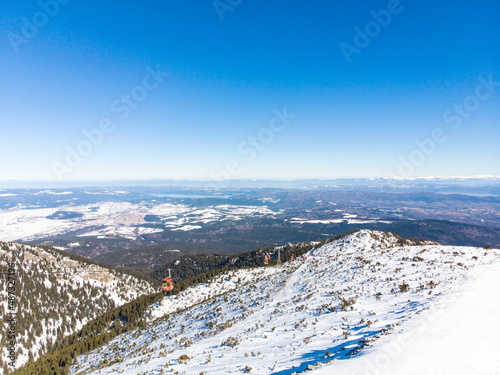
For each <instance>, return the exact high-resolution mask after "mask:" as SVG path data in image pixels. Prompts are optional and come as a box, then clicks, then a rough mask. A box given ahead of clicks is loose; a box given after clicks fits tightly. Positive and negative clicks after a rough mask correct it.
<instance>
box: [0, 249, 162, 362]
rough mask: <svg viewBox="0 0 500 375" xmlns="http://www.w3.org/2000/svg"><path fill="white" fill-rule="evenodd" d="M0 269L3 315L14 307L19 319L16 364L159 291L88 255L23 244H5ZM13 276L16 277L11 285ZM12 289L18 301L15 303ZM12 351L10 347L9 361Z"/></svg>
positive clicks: (0, 332)
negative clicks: (105, 265) (122, 306)
mask: <svg viewBox="0 0 500 375" xmlns="http://www.w3.org/2000/svg"><path fill="white" fill-rule="evenodd" d="M9 269H10V271H9ZM0 272H1V273H2V282H1V283H0V296H1V299H0V316H2V318H3V317H4V316H6V315H7V314H10V313H11V311H10V310H11V307H14V310H13V311H14V312H15V316H16V321H17V322H16V325H15V333H16V340H15V341H16V348H17V350H18V353H17V361H16V367H19V366H22V365H23V364H24V363H26V362H27V361H28V358H29V355H30V354H31V355H32V356H33V359H37V358H38V357H40V356H41V355H43V354H46V352H47V349H48V347H49V346H51V345H52V344H54V343H55V342H56V341H57V340H58V339H61V338H63V337H64V336H67V335H70V334H72V333H74V332H76V331H78V330H80V329H81V328H82V326H83V325H84V324H86V323H87V322H88V321H89V320H92V319H94V318H96V317H98V316H100V315H102V314H104V313H105V312H107V311H110V310H111V309H114V308H116V307H117V306H121V305H123V304H124V303H126V302H129V301H131V300H134V299H136V298H137V297H139V296H141V295H144V294H149V293H152V292H153V291H155V289H154V288H153V287H152V286H151V285H150V283H149V282H146V281H144V280H140V279H138V278H136V277H133V276H131V275H128V274H125V273H122V272H118V271H116V270H114V269H111V268H106V267H101V266H99V265H97V264H94V263H92V262H89V261H86V260H84V259H83V258H80V257H76V256H72V255H70V254H65V253H63V252H61V251H58V250H55V249H52V248H47V247H39V246H28V245H21V244H18V243H5V242H0ZM9 272H11V273H13V274H12V275H9ZM8 276H12V277H11V278H10V279H11V280H9V283H8V282H7V280H8ZM4 281H5V282H4ZM9 286H10V287H12V288H9V289H8V287H9ZM8 290H9V291H11V295H12V296H13V298H14V301H15V303H14V304H13V305H12V306H9V305H8ZM8 328H9V324H8V322H7V319H2V323H1V326H0V340H4V339H5V337H6V333H7V330H8ZM2 342H3V341H2ZM7 355H8V354H7V347H4V348H3V350H2V352H1V354H0V358H1V359H2V361H3V363H7ZM0 371H2V370H1V369H0Z"/></svg>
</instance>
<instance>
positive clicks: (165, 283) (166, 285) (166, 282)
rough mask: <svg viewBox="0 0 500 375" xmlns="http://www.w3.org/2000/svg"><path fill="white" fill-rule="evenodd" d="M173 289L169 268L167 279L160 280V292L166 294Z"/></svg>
mask: <svg viewBox="0 0 500 375" xmlns="http://www.w3.org/2000/svg"><path fill="white" fill-rule="evenodd" d="M173 287H174V282H173V281H172V275H171V274H170V268H169V269H168V277H167V278H165V279H163V280H162V284H161V290H162V291H164V292H168V291H169V290H172V289H173Z"/></svg>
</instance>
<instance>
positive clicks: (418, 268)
mask: <svg viewBox="0 0 500 375" xmlns="http://www.w3.org/2000/svg"><path fill="white" fill-rule="evenodd" d="M407 243H408V242H407ZM495 262H500V251H498V250H484V249H479V248H465V247H450V246H441V245H435V244H427V245H418V246H416V245H415V246H412V245H408V244H407V245H401V240H400V239H399V238H397V237H395V236H393V235H391V234H388V233H382V232H372V231H360V232H357V233H355V234H352V235H349V236H346V237H344V238H341V239H339V240H336V241H334V242H331V243H328V244H326V245H324V246H322V247H320V248H318V249H313V250H312V251H311V252H309V253H307V254H306V255H305V256H303V257H301V258H299V259H298V260H296V261H294V262H293V263H292V264H285V265H282V266H278V267H268V268H259V269H254V270H240V271H235V272H231V273H229V274H227V275H224V276H222V277H219V278H217V279H215V280H213V281H212V282H211V283H209V284H206V285H198V286H196V287H193V288H190V289H188V290H186V291H184V292H183V293H182V294H181V295H179V296H175V297H167V298H165V299H164V300H163V301H162V302H161V303H158V304H156V305H154V306H151V312H150V314H149V316H150V322H149V324H148V325H147V326H146V328H144V329H142V330H141V329H137V330H135V331H131V332H129V333H127V334H124V335H122V336H119V337H117V338H115V339H114V340H112V341H111V342H110V343H109V344H108V345H106V346H104V347H102V348H99V349H97V350H94V351H93V352H90V353H88V354H86V355H83V356H80V357H79V358H78V361H77V363H76V365H74V366H73V367H72V373H73V374H90V373H95V374H97V373H101V374H112V373H126V374H141V373H142V374H163V373H173V374H176V373H178V374H196V375H198V374H229V373H238V372H251V373H252V374H283V375H284V374H292V373H299V372H302V371H304V370H307V369H311V370H312V369H315V368H316V367H317V366H318V367H319V368H318V369H317V370H314V371H316V372H318V371H326V372H322V373H325V374H326V373H335V374H337V373H346V374H351V373H353V372H352V369H351V370H350V371H351V372H350V371H349V370H348V371H346V372H339V371H341V368H342V364H346V363H349V362H350V361H357V360H360V358H363V356H364V355H365V353H369V351H370V350H372V348H375V347H377V346H380V344H381V343H383V342H386V343H387V342H391V341H392V340H396V339H397V338H398V337H400V336H401V334H402V333H400V331H403V333H404V332H405V331H406V329H407V327H412V326H414V325H415V324H417V323H418V322H419V321H421V317H422V316H424V315H425V313H426V312H427V311H434V310H435V309H436V306H437V305H438V304H439V303H441V301H443V298H445V297H446V296H450V295H452V292H454V291H455V290H457V288H461V287H462V286H463V285H466V283H467V281H468V280H469V277H470V270H471V269H476V270H477V269H480V268H481V267H485V266H484V265H488V264H492V263H495ZM476 267H479V268H476ZM476 272H477V271H476ZM419 319H420V320H419ZM390 334H392V335H390ZM472 360H473V359H472ZM365 370H367V369H366V368H363V366H362V365H360V366H358V367H356V372H360V371H365ZM356 372H354V373H356ZM375 373H383V372H375Z"/></svg>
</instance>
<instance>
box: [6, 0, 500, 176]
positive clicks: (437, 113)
mask: <svg viewBox="0 0 500 375" xmlns="http://www.w3.org/2000/svg"><path fill="white" fill-rule="evenodd" d="M60 2H61V3H65V4H61V3H59V2H56V0H46V1H41V2H37V1H31V0H27V1H23V2H17V1H13V0H4V1H2V2H1V4H0V68H1V75H0V95H1V96H0V140H1V147H0V179H3V180H5V179H33V180H56V179H62V180H85V179H106V180H109V179H152V178H160V179H171V178H196V179H211V178H219V177H220V178H223V177H230V178H336V177H379V176H387V175H396V176H403V177H405V176H432V175H441V176H453V175H464V176H467V175H485V174H488V175H500V147H498V144H499V140H500V126H499V125H500V106H499V104H500V86H499V85H497V84H495V82H497V81H500V74H499V71H498V66H499V50H500V49H499V46H500V43H499V42H500V40H499V39H500V23H499V22H498V20H499V19H500V3H498V2H497V1H482V2H481V3H479V4H473V3H471V2H469V1H455V2H453V4H451V3H444V2H442V3H436V2H434V1H430V0H414V1H410V0H406V1H403V0H402V1H400V2H398V1H396V0H391V1H389V2H388V1H370V2H352V1H345V0H339V1H326V0H322V1H319V0H318V1H316V0H315V1H307V2H306V1H273V2H264V1H249V0H243V1H238V0H231V1H229V0H220V1H218V2H213V1H210V0H207V1H194V0H193V1H165V0H163V1H156V0H150V1H147V2H139V1H109V2H104V3H103V2H97V1H93V0H89V1H82V0H72V1H67V0H65V1H62V0H60ZM231 4H232V5H231ZM216 8H217V9H216ZM388 15H389V16H388ZM388 17H389V18H388ZM382 23H384V25H382ZM33 27H34V28H35V29H36V30H37V32H36V34H35V33H34V30H33ZM359 30H361V33H363V35H362V36H359V33H358V31H359ZM356 35H358V36H357V37H356ZM360 41H361V42H360ZM356 42H357V43H356ZM363 43H364V44H363ZM365 44H367V45H365ZM346 45H349V46H350V47H349V48H351V47H352V49H351V50H350V51H353V50H355V51H356V52H355V53H351V54H349V56H347V58H346V55H345V53H344V52H343V49H342V48H341V46H344V50H345V48H346V47H345V46H346ZM349 60H350V61H349ZM151 71H156V72H157V73H156V79H155V76H154V74H153V75H151ZM159 72H161V74H160V73H159ZM159 74H160V75H159ZM480 77H482V81H481V79H480ZM488 81H490V82H491V81H492V82H493V83H490V84H488V83H486V84H485V83H484V82H488ZM482 82H483V83H482ZM146 86H147V88H148V89H146V88H145V87H146ZM127 97H128V98H129V99H127ZM457 105H458V106H457ZM123 106H125V107H127V108H128V110H127V111H125V110H124V107H123ZM283 111H284V112H285V113H286V114H287V116H285V122H283V121H282V120H280V119H279V116H278V117H277V115H276V112H278V113H283ZM457 116H458V117H457ZM103 122H104V123H106V124H107V125H108V127H107V128H106V130H107V132H104V131H102V129H100V128H99V127H100V125H101V124H102V123H103ZM273 124H274V125H273ZM84 131H87V132H90V133H92V134H94V135H95V134H97V133H96V132H100V133H101V135H99V136H97V135H96V136H95V137H96V138H94V139H93V141H94V143H91V141H89V140H88V139H87V138H86V137H85V135H84V134H83V132H84ZM433 137H434V138H433ZM419 144H420V146H419ZM422 145H423V146H422Z"/></svg>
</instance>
